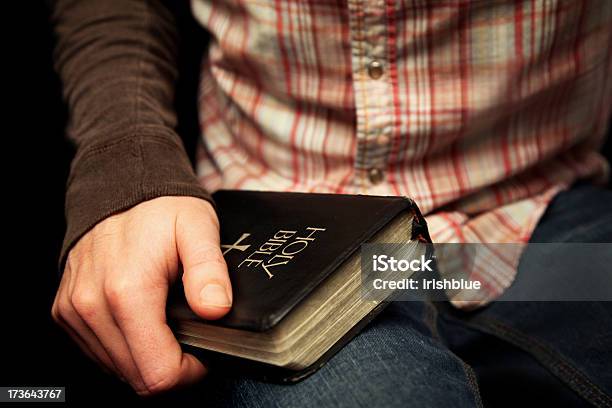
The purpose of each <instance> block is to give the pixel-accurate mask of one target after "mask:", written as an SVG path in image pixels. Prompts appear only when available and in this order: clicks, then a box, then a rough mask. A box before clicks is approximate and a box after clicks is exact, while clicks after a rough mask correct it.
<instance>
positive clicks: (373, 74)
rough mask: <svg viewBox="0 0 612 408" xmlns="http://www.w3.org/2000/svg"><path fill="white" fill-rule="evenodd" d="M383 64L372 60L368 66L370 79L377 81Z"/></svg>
mask: <svg viewBox="0 0 612 408" xmlns="http://www.w3.org/2000/svg"><path fill="white" fill-rule="evenodd" d="M383 71H384V70H383V64H382V62H380V61H379V60H372V61H370V63H369V64H368V75H370V78H372V79H378V78H380V77H381V76H382V74H383Z"/></svg>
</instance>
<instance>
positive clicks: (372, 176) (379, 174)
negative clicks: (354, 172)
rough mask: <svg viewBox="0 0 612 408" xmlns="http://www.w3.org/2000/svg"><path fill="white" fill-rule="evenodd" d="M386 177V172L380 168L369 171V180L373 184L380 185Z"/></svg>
mask: <svg viewBox="0 0 612 408" xmlns="http://www.w3.org/2000/svg"><path fill="white" fill-rule="evenodd" d="M384 176H385V174H384V172H383V171H382V170H381V169H379V168H376V167H374V168H371V169H370V170H368V179H369V180H370V183H372V184H378V183H380V182H381V181H383V178H384Z"/></svg>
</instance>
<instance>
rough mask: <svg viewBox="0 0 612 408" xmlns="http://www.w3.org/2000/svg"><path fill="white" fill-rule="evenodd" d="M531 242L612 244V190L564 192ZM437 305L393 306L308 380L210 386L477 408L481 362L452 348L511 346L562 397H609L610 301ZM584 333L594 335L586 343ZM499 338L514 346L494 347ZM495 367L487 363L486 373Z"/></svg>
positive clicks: (244, 393) (272, 394) (215, 395)
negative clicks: (462, 308) (473, 308)
mask: <svg viewBox="0 0 612 408" xmlns="http://www.w3.org/2000/svg"><path fill="white" fill-rule="evenodd" d="M532 241H535V242H612V192H610V191H607V190H603V189H599V188H595V187H589V186H577V187H575V188H573V189H571V190H569V191H567V192H563V193H560V194H559V195H558V196H557V197H556V198H555V200H553V203H552V204H551V206H550V207H549V209H548V210H547V212H546V214H545V215H544V217H543V218H542V220H541V222H540V223H539V225H538V227H537V228H536V231H535V232H534V234H533V236H532ZM536 272H537V271H536ZM529 274H530V265H529V264H528V263H526V262H523V261H522V262H521V264H520V267H519V274H518V278H517V282H516V283H515V284H523V285H525V284H528V277H529ZM438 309H439V310H436V308H434V307H432V305H431V304H425V303H416V302H396V303H393V304H391V305H390V306H389V307H388V308H387V309H386V310H385V311H384V312H383V313H382V314H381V315H380V316H379V317H378V318H377V319H376V320H375V322H373V323H372V324H371V325H370V326H369V327H368V328H366V329H365V330H364V331H363V332H362V333H361V334H360V335H358V336H357V337H356V338H355V339H353V340H352V341H351V342H350V343H349V344H348V345H347V346H345V347H344V348H343V349H342V350H341V351H340V352H339V353H338V354H337V355H336V356H334V357H333V358H332V359H331V360H330V361H329V362H328V363H327V364H326V365H325V366H324V367H323V368H322V369H320V370H319V371H318V372H317V373H315V374H314V375H312V376H311V377H309V378H307V379H305V380H304V381H302V382H300V383H297V384H292V385H279V384H269V383H263V382H258V381H255V380H251V379H248V378H240V377H234V378H227V377H219V376H217V377H215V375H214V374H212V373H211V376H210V379H209V380H207V382H206V383H205V384H204V388H203V389H202V390H201V391H203V392H205V393H206V395H207V399H209V401H210V399H212V400H213V401H215V402H216V405H229V406H245V405H248V406H266V407H267V406H371V405H373V404H375V405H384V406H404V405H405V403H406V402H410V405H411V406H454V407H457V406H478V405H480V404H481V403H480V394H479V390H478V386H477V385H476V383H475V379H474V373H473V371H472V368H471V367H470V366H469V365H468V364H466V362H464V361H463V360H462V359H461V358H459V357H458V355H457V354H455V353H454V352H453V351H451V349H452V350H454V351H456V352H457V353H458V354H459V355H461V354H462V353H463V352H466V355H470V353H471V354H472V355H474V354H486V353H487V352H488V351H491V354H492V355H493V354H494V350H497V352H499V350H501V349H502V348H503V347H505V348H506V349H507V352H508V353H506V354H507V356H512V359H513V360H512V361H513V362H514V363H513V364H512V365H511V367H510V365H509V367H508V372H512V374H513V375H518V376H521V375H523V374H524V375H525V377H526V378H530V379H531V380H533V381H538V380H540V381H542V382H543V383H544V382H547V386H548V387H557V388H558V387H564V388H566V389H564V390H562V391H559V394H558V395H557V397H559V396H565V397H567V398H568V401H572V402H574V403H579V402H581V401H582V400H581V399H580V397H578V396H577V395H578V394H577V393H579V394H580V395H581V396H582V397H583V398H586V399H588V400H590V402H594V403H597V402H598V401H599V402H602V401H603V402H606V401H608V402H609V398H610V397H609V393H610V388H609V385H610V384H612V381H610V373H609V372H606V369H607V370H608V371H610V370H609V369H608V368H604V369H603V370H602V366H601V363H598V361H611V360H612V355H611V350H610V347H609V345H608V344H609V340H610V338H611V336H612V319H610V316H612V307H611V306H610V303H597V302H591V303H586V302H570V303H564V302H495V303H493V304H492V305H490V306H489V307H486V308H484V309H483V310H480V311H478V312H476V313H469V314H464V313H457V312H453V311H452V310H450V309H449V308H448V307H447V306H446V305H443V306H442V307H441V308H438ZM439 314H441V315H442V316H440V315H439ZM576 333H579V336H577V335H576ZM583 335H586V336H588V337H589V339H590V340H589V341H587V343H586V344H585V342H583V341H582V340H586V339H585V338H584V337H580V336H583ZM491 338H495V339H496V341H499V340H501V341H502V342H505V343H507V344H505V345H502V346H500V345H499V344H497V345H496V346H492V347H491V350H487V344H491V341H490V340H491ZM606 339H607V341H606ZM500 347H501V348H500ZM606 348H607V349H606ZM521 350H522V351H521ZM525 351H526V352H527V353H530V354H527V353H525ZM519 357H520V358H519ZM521 359H522V360H521ZM468 360H469V359H468ZM519 360H521V361H520V364H519ZM481 361H482V360H481ZM501 361H503V359H501V360H499V361H498V364H502V363H501ZM489 363H490V364H493V365H494V364H496V363H495V361H493V362H491V361H489ZM481 368H482V367H481ZM497 368H498V369H499V367H497ZM498 371H499V370H498ZM521 371H524V373H522V374H521ZM486 373H487V370H486V369H485V370H479V376H482V375H486ZM517 373H518V374H517ZM479 380H481V378H479ZM485 380H486V379H485ZM485 383H486V381H485ZM606 386H608V388H606ZM570 388H571V389H572V390H573V391H571V390H570ZM499 389H500V390H502V392H503V390H504V388H502V387H500V388H499ZM543 389H544V388H543ZM545 389H549V388H545ZM508 392H510V391H508ZM606 393H607V394H606ZM483 395H484V394H483Z"/></svg>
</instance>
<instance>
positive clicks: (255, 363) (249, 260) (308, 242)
mask: <svg viewBox="0 0 612 408" xmlns="http://www.w3.org/2000/svg"><path fill="white" fill-rule="evenodd" d="M213 198H214V201H215V204H216V207H217V213H218V215H219V221H220V225H221V244H222V245H221V249H222V251H223V254H224V257H225V260H226V262H227V265H228V270H229V274H230V278H231V282H232V288H233V294H234V300H233V306H232V309H231V311H230V312H229V314H228V315H226V316H225V317H224V318H222V319H220V320H217V321H205V320H203V319H200V318H199V317H197V316H196V315H195V314H194V313H193V312H191V310H190V309H189V307H188V306H187V303H186V301H185V299H184V296H183V295H182V288H180V287H176V288H175V290H174V291H173V294H172V295H171V298H170V302H169V307H168V316H169V319H170V322H171V325H172V327H173V330H174V331H175V334H176V335H177V338H178V339H179V341H181V342H182V343H183V344H185V345H187V346H188V347H190V348H198V349H202V350H206V351H205V352H203V356H204V358H206V359H207V360H209V361H210V360H212V361H213V362H214V363H216V364H217V366H221V367H223V368H228V367H232V368H231V369H232V370H235V369H236V366H238V367H239V369H240V370H243V371H248V372H249V373H253V374H254V375H256V376H258V377H260V378H263V379H268V380H273V381H296V380H299V379H302V378H305V377H306V376H307V375H309V374H311V373H313V372H314V371H316V370H317V369H318V368H319V367H321V366H322V365H323V364H324V363H325V362H326V361H327V359H329V358H330V357H331V356H332V355H333V354H334V353H335V352H336V351H338V350H339V349H340V348H341V347H342V346H343V345H344V344H345V343H346V342H347V341H349V340H350V338H352V337H353V336H354V335H355V334H356V333H357V332H358V331H359V330H360V329H361V328H362V327H364V326H365V325H366V324H367V323H368V322H369V321H370V320H371V319H372V318H373V317H374V316H375V315H376V314H377V313H378V312H379V311H380V310H381V309H382V308H383V307H384V305H385V302H384V301H382V302H379V301H372V300H364V299H363V296H362V293H361V287H360V281H361V275H360V267H361V263H360V245H361V244H362V243H365V242H381V243H382V242H393V243H398V242H402V243H403V242H410V241H423V242H430V239H429V235H428V232H427V227H426V224H425V221H424V219H423V217H422V216H421V214H420V212H419V210H418V208H417V206H416V204H415V203H414V202H413V201H412V200H410V199H408V198H405V197H379V196H363V195H338V194H312V193H281V192H258V191H230V190H226V191H219V192H217V193H215V194H214V195H213ZM190 351H193V350H190Z"/></svg>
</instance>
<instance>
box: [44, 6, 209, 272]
mask: <svg viewBox="0 0 612 408" xmlns="http://www.w3.org/2000/svg"><path fill="white" fill-rule="evenodd" d="M52 24H53V26H54V29H55V33H56V36H57V46H56V49H55V66H56V70H57V71H58V73H59V75H60V77H61V80H62V82H63V89H64V96H65V99H66V101H67V103H68V107H69V112H70V116H69V118H70V119H69V125H68V136H69V138H70V139H71V140H72V141H73V142H74V143H75V145H76V147H77V151H76V156H75V158H74V160H73V162H72V165H71V170H70V176H69V179H68V183H67V190H66V219H67V231H66V235H65V239H64V243H63V246H62V251H61V257H60V268H62V269H63V265H64V263H65V261H66V258H67V255H68V252H69V250H70V249H71V248H72V246H73V245H74V244H75V243H76V242H77V240H78V239H79V238H80V237H81V236H82V235H83V234H85V233H86V232H87V231H88V230H89V229H91V228H92V227H93V226H94V225H95V224H96V223H98V222H99V221H101V220H103V219H104V218H106V217H108V216H109V215H111V214H114V213H117V212H120V211H123V210H126V209H128V208H130V207H132V206H134V205H136V204H138V203H140V202H142V201H145V200H149V199H152V198H155V197H159V196H169V195H170V196H179V195H184V196H194V197H200V198H202V199H206V200H210V195H209V194H208V193H207V192H206V191H205V190H204V189H203V188H202V187H201V186H200V185H199V184H198V182H197V179H196V177H195V174H194V172H193V169H192V168H191V164H190V162H189V159H188V157H187V155H186V153H185V151H184V147H183V145H182V143H181V140H180V138H179V137H178V135H177V134H176V132H175V125H176V115H175V113H174V110H173V98H174V83H175V80H176V77H177V67H176V57H177V55H176V52H177V32H176V27H175V25H174V21H173V17H172V15H171V14H170V13H169V12H168V11H167V10H166V9H165V8H164V7H163V5H162V4H160V2H159V1H156V0H105V1H82V0H58V1H55V2H54V3H53V13H52Z"/></svg>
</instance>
